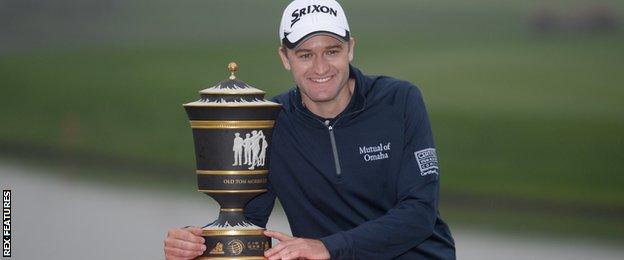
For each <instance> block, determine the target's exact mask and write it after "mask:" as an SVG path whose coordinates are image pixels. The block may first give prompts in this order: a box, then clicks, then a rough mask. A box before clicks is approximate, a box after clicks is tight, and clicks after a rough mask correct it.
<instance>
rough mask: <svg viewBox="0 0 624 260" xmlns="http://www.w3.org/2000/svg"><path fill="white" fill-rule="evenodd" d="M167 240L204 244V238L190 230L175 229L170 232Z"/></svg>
mask: <svg viewBox="0 0 624 260" xmlns="http://www.w3.org/2000/svg"><path fill="white" fill-rule="evenodd" d="M167 238H174V239H178V240H184V241H188V242H194V243H201V244H203V243H204V238H203V237H201V236H200V235H196V234H194V233H192V232H191V230H190V229H182V228H174V229H171V230H169V232H168V233H167Z"/></svg>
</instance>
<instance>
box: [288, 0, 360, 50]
mask: <svg viewBox="0 0 624 260" xmlns="http://www.w3.org/2000/svg"><path fill="white" fill-rule="evenodd" d="M318 33H325V34H328V35H330V36H334V37H336V38H338V39H340V40H343V41H349V23H348V22H347V16H346V15H345V13H344V11H343V10H342V7H341V6H340V4H339V3H338V2H336V1H334V0H294V1H292V3H290V4H289V5H288V6H287V7H286V9H284V14H283V15H282V21H281V22H280V29H279V39H280V41H281V42H282V44H283V45H284V46H286V47H287V48H289V49H292V48H294V47H296V46H297V45H299V44H300V43H301V42H303V41H304V40H306V39H307V38H309V37H310V36H312V35H315V34H318Z"/></svg>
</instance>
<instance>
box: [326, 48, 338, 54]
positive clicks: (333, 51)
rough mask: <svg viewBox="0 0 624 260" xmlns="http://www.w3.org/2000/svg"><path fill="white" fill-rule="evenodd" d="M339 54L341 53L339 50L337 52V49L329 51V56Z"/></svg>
mask: <svg viewBox="0 0 624 260" xmlns="http://www.w3.org/2000/svg"><path fill="white" fill-rule="evenodd" d="M339 52H340V51H339V50H335V49H334V50H328V51H327V55H335V54H337V53H339Z"/></svg>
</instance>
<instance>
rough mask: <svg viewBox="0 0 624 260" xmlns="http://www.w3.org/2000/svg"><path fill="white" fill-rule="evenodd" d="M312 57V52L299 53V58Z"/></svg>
mask: <svg viewBox="0 0 624 260" xmlns="http://www.w3.org/2000/svg"><path fill="white" fill-rule="evenodd" d="M310 58H312V54H311V53H303V54H301V55H299V59H303V60H307V59H310Z"/></svg>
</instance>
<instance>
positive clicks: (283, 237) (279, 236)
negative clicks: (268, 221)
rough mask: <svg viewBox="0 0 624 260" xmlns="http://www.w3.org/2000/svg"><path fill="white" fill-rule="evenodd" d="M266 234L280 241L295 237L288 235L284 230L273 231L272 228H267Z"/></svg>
mask: <svg viewBox="0 0 624 260" xmlns="http://www.w3.org/2000/svg"><path fill="white" fill-rule="evenodd" d="M264 235H265V236H268V237H272V238H275V239H277V240H279V241H280V242H283V241H288V240H292V239H293V237H291V236H289V235H286V234H284V233H282V232H278V231H271V230H265V231H264Z"/></svg>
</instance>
